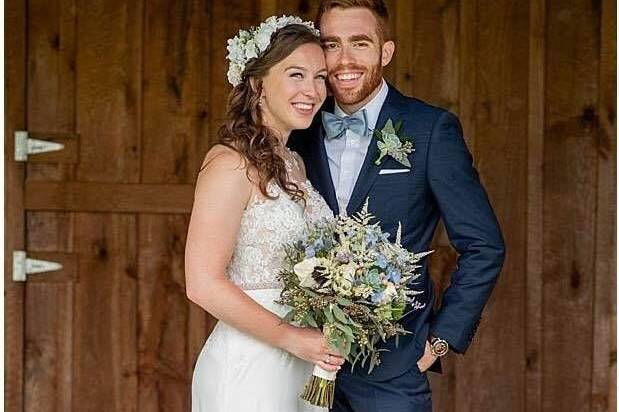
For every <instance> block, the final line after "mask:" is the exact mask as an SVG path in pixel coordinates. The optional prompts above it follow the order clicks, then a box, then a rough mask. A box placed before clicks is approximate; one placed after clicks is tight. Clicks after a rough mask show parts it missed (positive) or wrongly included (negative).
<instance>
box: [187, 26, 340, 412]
mask: <svg viewBox="0 0 619 412" xmlns="http://www.w3.org/2000/svg"><path fill="white" fill-rule="evenodd" d="M228 44H229V46H228V50H229V51H230V53H229V55H228V59H229V60H230V68H229V71H228V80H229V81H230V83H232V85H233V86H234V88H233V90H232V91H231V93H230V96H229V102H228V111H227V120H226V122H225V124H224V125H223V126H222V127H221V128H220V130H219V134H218V137H219V144H217V145H215V146H213V147H212V149H211V150H210V151H209V152H208V153H207V155H206V157H205V159H204V163H203V166H202V168H201V169H200V174H199V175H198V180H197V183H196V189H195V196H194V204H193V210H192V213H191V220H190V223H189V230H188V234H187V245H186V251H185V270H186V287H187V296H188V297H189V299H190V300H191V301H193V302H195V303H196V304H198V305H200V306H201V307H202V308H204V310H206V311H208V312H209V313H210V314H211V315H213V316H214V317H216V318H217V319H219V322H218V323H217V325H216V326H215V329H214V330H213V332H212V333H211V335H210V336H209V338H208V340H207V341H206V343H205V345H204V347H203V349H202V351H201V353H200V356H199V357H198V360H197V362H196V366H195V370H194V374H193V381H192V411H193V412H206V411H208V412H245V411H264V412H295V411H304V410H311V409H310V407H309V404H306V403H305V401H302V400H301V399H300V398H299V394H300V393H301V391H302V389H303V385H304V383H305V381H306V380H307V379H308V378H309V377H310V375H311V371H312V368H313V365H314V364H316V365H319V366H320V367H322V368H323V369H325V370H329V371H336V370H338V369H339V368H340V365H341V364H343V363H344V359H343V358H342V357H341V356H339V355H338V353H337V352H336V351H334V350H333V349H331V348H329V347H328V345H327V342H326V340H325V338H324V336H323V335H322V333H321V332H320V331H319V330H315V329H304V328H298V327H295V326H293V325H290V324H286V323H283V322H282V320H281V318H282V317H283V315H284V314H285V313H286V308H285V307H282V306H280V305H279V304H277V303H275V302H274V301H275V300H276V299H277V298H278V297H279V292H280V290H281V285H280V282H279V281H278V279H277V273H278V271H279V270H280V268H281V265H282V263H283V256H284V251H283V248H282V246H283V244H285V243H288V242H290V241H293V240H294V239H296V238H299V237H300V236H301V235H302V232H303V229H304V227H305V225H306V223H307V222H312V221H315V220H316V219H320V218H323V217H327V216H332V212H331V211H330V209H329V207H328V206H327V205H326V203H324V201H323V199H322V198H321V197H320V195H318V193H317V192H316V191H314V190H313V188H312V187H311V185H310V183H309V181H308V180H307V179H306V176H305V168H304V165H303V163H302V160H300V158H299V157H298V156H297V155H296V154H294V153H293V152H291V151H289V150H288V149H287V148H286V141H287V139H288V136H289V134H290V132H291V131H292V130H294V129H304V128H307V127H309V125H310V123H311V122H312V118H313V116H314V115H315V114H316V112H317V111H318V109H319V108H320V106H321V105H322V103H323V101H324V99H325V96H326V76H327V70H326V66H325V59H324V56H323V51H322V49H321V46H320V41H319V38H318V32H317V31H316V30H315V29H314V28H313V25H312V24H311V23H309V22H302V21H301V19H299V18H296V17H280V18H275V17H271V18H269V19H267V20H266V21H265V22H264V23H263V24H262V25H261V26H260V27H259V28H257V29H252V30H250V31H244V30H241V31H240V32H239V35H238V36H237V37H235V38H234V39H232V40H229V41H228Z"/></svg>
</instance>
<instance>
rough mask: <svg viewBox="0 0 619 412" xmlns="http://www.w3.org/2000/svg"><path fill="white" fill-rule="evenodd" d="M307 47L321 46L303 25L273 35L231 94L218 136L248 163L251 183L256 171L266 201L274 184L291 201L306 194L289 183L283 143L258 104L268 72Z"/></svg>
mask: <svg viewBox="0 0 619 412" xmlns="http://www.w3.org/2000/svg"><path fill="white" fill-rule="evenodd" d="M308 43H313V44H317V45H319V46H320V45H321V44H320V39H319V37H318V36H316V34H315V32H313V31H312V30H311V29H310V28H308V27H307V26H305V25H303V24H290V25H288V26H285V27H283V28H281V29H279V30H277V31H276V32H275V33H273V35H272V37H271V41H270V44H269V46H268V47H267V49H266V50H265V51H264V52H263V53H261V54H260V55H259V56H258V57H257V58H253V59H251V60H249V61H248V62H247V64H246V66H245V69H244V70H243V73H242V80H241V81H240V83H239V84H237V85H236V86H235V87H234V88H233V89H232V91H231V92H230V94H229V96H228V105H227V110H226V119H225V122H224V124H223V125H222V126H221V127H220V128H219V130H218V132H217V136H218V143H219V144H222V145H224V146H226V147H229V148H230V149H232V150H234V151H236V152H238V153H239V154H240V155H241V157H242V158H243V159H244V160H245V161H246V166H247V168H246V169H247V176H248V178H249V179H250V180H251V179H252V176H250V169H253V170H255V172H256V175H257V177H258V182H257V183H258V187H259V189H260V192H261V193H262V195H263V196H264V197H266V198H270V199H272V198H273V197H272V196H271V195H270V194H269V193H268V192H267V184H268V183H269V182H270V181H271V180H274V181H275V182H276V183H277V184H278V185H279V186H280V187H281V188H282V190H284V191H285V192H286V193H288V194H289V195H290V196H291V197H292V199H294V200H300V199H303V191H302V190H301V189H300V188H299V186H298V185H297V184H295V183H294V182H292V181H291V180H290V177H289V176H288V173H287V171H286V165H285V162H284V159H283V158H282V157H281V156H280V155H279V154H278V151H279V150H281V141H280V139H278V137H277V136H276V135H275V132H274V131H273V130H272V129H270V128H268V127H266V126H264V124H263V122H262V115H261V110H260V108H259V106H258V104H259V102H260V95H261V93H262V79H263V78H264V77H265V76H266V75H267V74H268V72H269V69H271V67H273V66H275V65H276V64H277V63H279V62H281V61H282V60H284V59H285V58H287V57H288V56H289V55H290V54H291V53H292V52H293V51H295V50H296V49H297V48H298V47H299V46H302V45H304V44H308ZM250 79H253V80H252V82H250ZM251 83H253V85H252V84H251ZM201 170H202V169H201Z"/></svg>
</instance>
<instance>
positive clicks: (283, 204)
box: [228, 180, 333, 289]
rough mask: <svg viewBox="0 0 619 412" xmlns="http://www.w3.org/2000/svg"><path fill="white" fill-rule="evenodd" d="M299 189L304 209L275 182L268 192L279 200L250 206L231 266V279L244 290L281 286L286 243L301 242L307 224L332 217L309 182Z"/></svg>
mask: <svg viewBox="0 0 619 412" xmlns="http://www.w3.org/2000/svg"><path fill="white" fill-rule="evenodd" d="M299 186H300V188H301V189H302V190H303V191H304V192H305V207H304V205H303V203H302V202H295V201H294V200H293V199H292V198H291V197H290V196H289V195H288V194H287V193H286V192H285V191H284V190H282V189H281V188H280V187H279V186H278V185H277V184H275V183H274V182H271V183H270V184H269V185H268V186H267V191H268V192H269V194H270V195H271V196H277V198H275V199H257V200H254V201H253V202H251V203H250V204H249V205H248V206H247V209H246V210H245V212H244V214H243V217H242V220H241V226H240V228H239V233H238V236H237V243H236V247H235V250H234V254H233V256H232V259H231V260H230V264H229V265H228V274H229V276H230V279H231V280H232V281H233V282H234V283H235V284H237V285H238V286H239V287H240V288H241V289H275V288H280V287H282V285H281V283H280V281H279V280H278V279H277V274H278V272H279V271H280V270H281V268H282V266H283V263H284V257H285V253H284V249H283V246H284V244H286V243H289V242H292V241H294V240H296V239H299V238H300V237H301V235H302V233H303V230H304V228H305V226H306V224H307V223H313V222H316V221H318V220H319V219H323V218H327V217H332V216H333V213H332V212H331V209H330V208H329V206H327V204H326V203H325V201H324V199H323V198H322V197H321V196H320V194H318V192H317V191H316V190H315V189H314V188H313V187H312V185H311V183H310V182H309V180H306V181H305V183H303V184H299Z"/></svg>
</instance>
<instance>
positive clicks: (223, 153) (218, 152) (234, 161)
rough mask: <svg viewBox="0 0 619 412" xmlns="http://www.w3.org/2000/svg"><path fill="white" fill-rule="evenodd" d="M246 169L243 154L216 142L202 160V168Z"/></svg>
mask: <svg viewBox="0 0 619 412" xmlns="http://www.w3.org/2000/svg"><path fill="white" fill-rule="evenodd" d="M222 168H223V169H227V170H246V169H247V164H246V161H245V159H244V158H243V156H242V155H241V154H240V153H239V152H237V151H236V150H234V149H233V148H231V147H229V146H225V145H223V144H216V145H214V146H213V147H211V148H210V149H209V151H208V152H206V155H205V156H204V160H203V162H202V167H201V168H200V171H202V170H213V169H222Z"/></svg>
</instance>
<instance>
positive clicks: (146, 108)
mask: <svg viewBox="0 0 619 412" xmlns="http://www.w3.org/2000/svg"><path fill="white" fill-rule="evenodd" d="M172 16H174V18H172ZM209 18H210V16H209V14H208V9H207V6H206V1H205V0H184V1H179V2H169V1H163V0H161V1H158V2H154V3H152V2H151V3H148V4H147V6H146V31H145V39H144V44H145V45H148V47H146V48H145V51H144V83H145V85H146V86H145V88H144V98H143V100H144V102H143V123H144V126H143V135H142V162H141V163H142V165H141V176H142V177H141V181H142V182H144V183H193V182H194V179H195V176H196V172H197V170H198V169H199V167H200V165H201V164H202V159H203V158H204V154H205V152H206V150H207V144H208V140H207V138H208V136H207V133H208V122H209V120H210V119H209V114H208V109H209V101H208V87H209V84H208V77H206V76H205V75H208V71H209V70H210V67H209V61H208V47H209V41H208V38H209V35H208V32H207V29H208V26H207V24H208V19H209ZM205 39H206V41H205Z"/></svg>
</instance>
